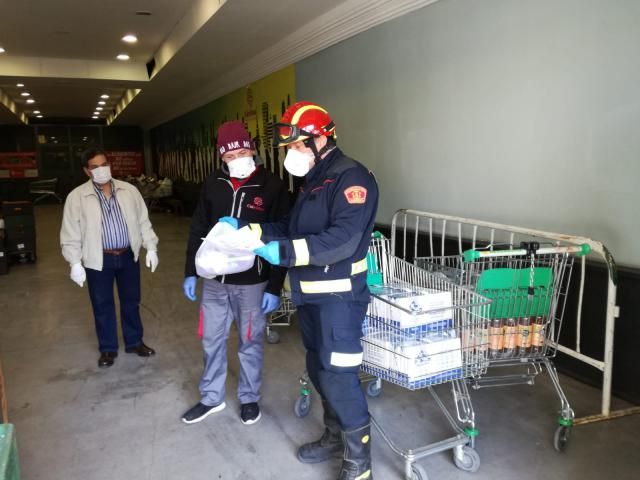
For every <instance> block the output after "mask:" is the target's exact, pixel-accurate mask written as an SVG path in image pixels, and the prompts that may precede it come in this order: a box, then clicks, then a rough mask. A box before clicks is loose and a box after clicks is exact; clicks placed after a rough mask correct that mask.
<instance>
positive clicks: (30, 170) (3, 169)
mask: <svg viewBox="0 0 640 480" xmlns="http://www.w3.org/2000/svg"><path fill="white" fill-rule="evenodd" d="M37 176H38V164H37V162H36V152H8V153H0V178H35V177H37Z"/></svg>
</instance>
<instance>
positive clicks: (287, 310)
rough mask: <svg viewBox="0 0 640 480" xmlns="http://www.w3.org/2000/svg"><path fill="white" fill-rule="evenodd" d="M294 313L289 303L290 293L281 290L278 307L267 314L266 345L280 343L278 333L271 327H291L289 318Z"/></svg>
mask: <svg viewBox="0 0 640 480" xmlns="http://www.w3.org/2000/svg"><path fill="white" fill-rule="evenodd" d="M295 311H296V307H295V305H294V304H293V302H292V301H291V292H290V291H287V290H283V291H282V293H281V294H280V305H279V306H278V308H277V309H276V310H274V311H273V312H271V313H270V314H269V317H268V318H267V327H266V333H267V343H271V344H275V343H279V342H280V332H278V331H277V330H274V329H273V327H289V326H291V317H292V316H293V314H294V313H295Z"/></svg>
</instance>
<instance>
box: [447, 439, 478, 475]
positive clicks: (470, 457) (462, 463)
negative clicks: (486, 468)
mask: <svg viewBox="0 0 640 480" xmlns="http://www.w3.org/2000/svg"><path fill="white" fill-rule="evenodd" d="M453 463H455V464H456V467H458V468H459V469H460V470H464V471H465V472H477V471H478V469H479V468H480V455H478V452H476V451H475V450H474V449H473V448H471V447H468V446H466V445H465V446H464V447H462V458H461V459H460V458H458V457H457V456H456V453H455V451H454V452H453Z"/></svg>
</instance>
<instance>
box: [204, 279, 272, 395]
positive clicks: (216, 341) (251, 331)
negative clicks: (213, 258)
mask: <svg viewBox="0 0 640 480" xmlns="http://www.w3.org/2000/svg"><path fill="white" fill-rule="evenodd" d="M266 284H267V282H263V283H258V284H255V285H228V284H224V283H220V282H218V281H217V280H203V284H202V303H201V304H200V314H201V315H202V347H203V350H204V372H203V374H202V378H201V379H200V395H201V397H202V399H201V402H202V403H203V404H205V405H209V406H214V405H218V404H219V403H221V402H222V401H224V399H225V381H226V378H227V339H228V338H229V332H230V330H231V323H232V322H233V321H234V319H235V321H236V328H237V330H238V359H239V361H240V375H239V378H238V399H239V400H240V403H251V402H258V401H259V400H260V386H261V384H262V364H263V357H264V342H263V337H264V329H265V322H266V317H265V315H264V314H263V313H262V309H261V305H262V295H263V293H264V289H265V287H266Z"/></svg>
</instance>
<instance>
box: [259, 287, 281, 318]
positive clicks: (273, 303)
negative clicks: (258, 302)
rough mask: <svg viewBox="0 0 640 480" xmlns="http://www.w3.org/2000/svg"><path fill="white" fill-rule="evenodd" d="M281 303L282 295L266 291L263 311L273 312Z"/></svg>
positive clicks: (263, 298)
mask: <svg viewBox="0 0 640 480" xmlns="http://www.w3.org/2000/svg"><path fill="white" fill-rule="evenodd" d="M279 305H280V297H278V296H276V295H273V294H271V293H269V292H264V294H263V295H262V313H264V314H265V315H266V314H267V313H271V312H273V311H274V310H275V309H276V308H278V306H279Z"/></svg>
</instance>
